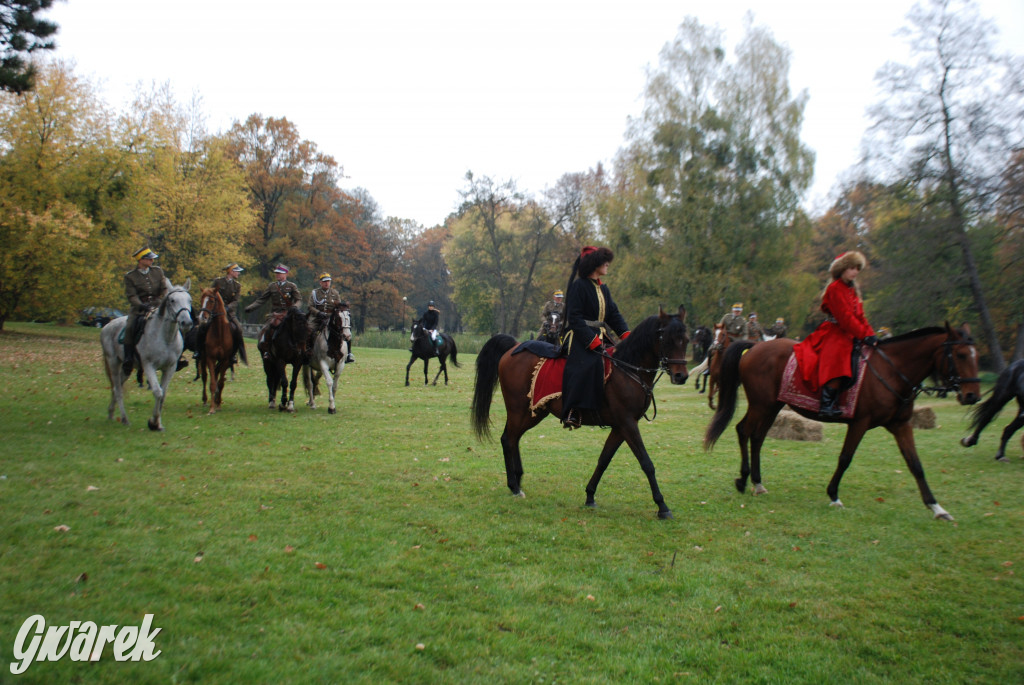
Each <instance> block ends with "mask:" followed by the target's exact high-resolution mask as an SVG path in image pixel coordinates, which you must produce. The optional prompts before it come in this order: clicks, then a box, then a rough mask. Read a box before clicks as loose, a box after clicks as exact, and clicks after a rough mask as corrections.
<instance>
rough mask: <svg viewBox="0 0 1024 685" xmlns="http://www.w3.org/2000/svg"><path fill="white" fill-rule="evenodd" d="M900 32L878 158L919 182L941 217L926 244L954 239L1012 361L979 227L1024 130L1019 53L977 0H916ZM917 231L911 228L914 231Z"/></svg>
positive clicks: (991, 332)
mask: <svg viewBox="0 0 1024 685" xmlns="http://www.w3.org/2000/svg"><path fill="white" fill-rule="evenodd" d="M907 21H908V23H907V26H906V27H904V29H903V30H902V31H901V33H902V35H903V36H905V37H906V38H907V40H908V44H909V48H910V60H909V62H907V63H897V62H889V63H887V64H886V65H885V66H884V67H883V68H882V69H881V70H880V71H879V72H878V74H877V76H876V80H877V82H878V84H879V86H880V88H881V90H882V92H883V99H882V100H881V101H880V102H879V103H878V104H876V105H875V106H874V107H873V108H872V109H871V115H872V117H873V119H874V121H875V125H874V127H873V129H872V131H871V135H870V136H869V138H868V139H867V143H868V146H869V150H870V152H871V155H872V159H873V160H874V161H875V162H877V163H880V165H881V164H885V165H886V167H887V169H886V171H888V174H889V176H890V178H892V177H896V178H899V179H902V180H903V181H904V182H906V183H909V184H912V185H913V186H915V188H916V191H917V194H918V196H919V197H920V198H921V200H922V202H925V203H928V205H929V206H928V207H927V209H926V208H924V207H922V212H925V211H927V213H928V214H929V215H930V216H931V217H932V218H933V220H934V221H935V222H936V231H937V234H936V235H935V236H934V240H933V242H930V243H924V242H922V243H920V248H921V249H922V250H935V249H936V248H939V249H942V248H945V247H954V248H955V249H956V250H957V251H958V253H959V256H960V261H961V265H960V268H959V271H960V273H962V274H963V276H964V278H965V279H966V280H967V282H968V283H969V287H970V290H971V293H972V296H973V300H974V302H973V304H974V308H975V312H976V314H977V316H978V317H979V318H980V322H981V328H982V331H983V334H984V336H985V339H986V341H987V343H988V347H989V350H990V352H991V355H992V357H993V363H994V364H995V365H996V367H997V369H1001V368H1003V366H1005V360H1004V359H1003V355H1002V347H1001V344H1000V340H999V334H998V331H997V327H996V325H995V323H994V321H993V318H992V313H991V311H990V308H989V304H988V301H987V296H986V290H987V289H988V288H987V287H986V285H985V283H984V282H983V281H982V278H981V274H980V269H979V264H978V257H977V255H976V253H975V248H974V246H973V245H972V238H971V232H972V230H974V229H975V228H977V227H978V226H979V225H980V223H981V222H984V221H985V218H986V215H987V214H988V213H989V212H990V211H991V209H992V207H993V203H994V202H995V200H996V198H997V196H998V195H997V191H998V188H999V186H1000V181H1001V178H1000V173H1001V171H1002V170H1003V169H1005V168H1007V160H1008V159H1009V157H1010V154H1011V153H1012V151H1013V150H1015V149H1019V148H1020V147H1021V143H1022V134H1024V82H1022V80H1021V76H1020V74H1021V65H1020V63H1019V60H1016V61H1015V60H1014V59H1012V58H1011V57H1009V56H1006V55H1000V54H998V53H997V52H996V51H995V47H994V36H995V34H996V31H997V29H996V26H995V25H994V24H993V22H991V21H988V20H985V19H982V18H981V17H980V15H979V13H978V8H977V5H976V4H975V3H974V2H972V1H970V0H929V1H928V2H925V3H924V4H917V5H915V6H914V7H913V8H912V9H911V10H910V12H909V14H908V15H907ZM907 237H908V238H910V237H911V236H909V235H908V236H907Z"/></svg>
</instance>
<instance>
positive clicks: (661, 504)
mask: <svg viewBox="0 0 1024 685" xmlns="http://www.w3.org/2000/svg"><path fill="white" fill-rule="evenodd" d="M685 319H686V310H685V309H684V308H683V307H680V308H679V314H678V315H674V316H673V315H668V314H666V313H665V312H664V311H662V312H660V313H659V314H658V315H657V316H651V317H648V318H647V319H645V320H644V321H643V322H642V323H641V324H640V325H639V326H637V327H636V329H634V330H633V332H632V333H631V334H630V336H629V337H628V338H626V339H625V340H623V341H622V342H620V343H619V344H618V345H617V346H616V347H615V353H614V355H612V357H611V359H612V371H611V375H610V376H609V377H608V380H607V381H606V382H605V386H604V397H603V399H602V402H601V410H600V414H599V416H596V417H588V416H586V415H585V416H584V417H583V418H584V423H587V424H588V425H595V424H596V423H600V425H602V426H611V433H609V435H608V438H607V439H606V440H605V443H604V449H602V450H601V456H600V457H599V458H598V460H597V468H596V469H595V470H594V475H593V476H592V477H591V479H590V482H589V483H587V489H586V492H587V501H586V505H587V506H589V507H593V506H596V505H595V502H594V494H595V493H596V492H597V484H598V483H599V482H600V481H601V476H602V474H604V471H605V469H607V468H608V465H609V464H610V463H611V461H612V457H614V456H615V451H616V450H617V449H618V448H619V446H620V445H621V444H622V443H623V442H626V444H628V445H629V447H630V449H631V450H633V455H634V456H635V457H636V458H637V461H639V462H640V468H641V469H643V472H644V474H645V475H646V476H647V481H648V482H649V483H650V486H651V494H652V495H653V496H654V501H655V503H656V504H657V505H658V518H663V519H666V518H672V512H671V510H670V509H669V508H668V507H667V506H666V505H665V498H664V497H663V496H662V494H661V490H660V489H658V482H657V480H656V479H655V477H654V463H653V462H652V461H651V457H650V455H649V454H648V453H647V448H646V447H645V446H644V441H643V440H642V439H641V437H640V429H639V427H638V425H637V424H638V422H639V420H640V418H641V417H642V416H644V414H645V413H646V412H647V409H648V407H650V406H651V403H652V402H653V401H654V394H653V393H654V384H655V383H656V382H657V378H656V376H658V374H659V372H660V371H663V372H666V373H668V375H669V378H670V379H671V381H672V383H674V384H677V385H679V384H682V383H685V382H686V378H687V376H688V373H687V371H686V359H685V356H686V347H687V345H688V344H689V342H690V341H689V338H688V337H687V334H686V322H685ZM516 346H517V342H516V339H515V338H513V337H512V336H510V335H504V334H500V335H496V336H494V337H493V338H491V339H490V340H488V341H487V342H486V343H485V344H484V346H483V349H481V350H480V354H479V355H478V356H477V360H476V388H475V390H474V392H473V405H472V423H473V429H474V430H475V431H476V435H477V438H479V439H484V438H486V437H488V436H489V435H490V411H491V400H492V396H493V394H494V386H495V385H496V384H499V383H500V385H501V394H502V396H503V397H504V399H505V413H506V417H505V430H504V431H502V433H501V450H502V453H503V454H504V456H505V475H506V478H507V481H508V489H509V490H511V491H512V494H513V495H516V496H519V497H524V495H523V491H522V488H521V487H520V486H521V483H522V479H523V462H522V458H521V456H520V454H519V440H520V438H522V436H523V434H524V433H526V431H528V430H530V429H531V428H533V427H534V426H536V425H537V424H538V423H540V422H541V421H542V420H544V417H546V416H547V415H548V414H549V413H551V414H554V415H555V416H561V415H562V400H561V397H558V398H556V399H553V400H552V401H551V402H550V403H548V404H547V405H546V406H544V407H543V408H538V409H537V411H536V414H534V413H533V412H531V411H530V398H529V392H530V387H531V383H532V380H533V373H534V368H535V367H536V365H537V362H538V360H539V359H540V357H538V356H537V355H535V354H533V353H532V352H526V351H524V352H519V353H516V354H513V353H512V350H513V348H515V347H516ZM658 377H660V376H658ZM655 413H657V412H655ZM584 414H586V412H584Z"/></svg>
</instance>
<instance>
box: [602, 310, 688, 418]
mask: <svg viewBox="0 0 1024 685" xmlns="http://www.w3.org/2000/svg"><path fill="white" fill-rule="evenodd" d="M665 328H666V326H659V327H658V345H659V347H661V348H663V345H662V343H663V342H664V340H665ZM684 330H685V329H684ZM687 342H689V341H687ZM683 349H684V350H685V349H686V347H685V345H684V346H683ZM598 354H599V355H601V356H602V357H604V358H605V359H607V360H609V361H610V362H611V363H612V366H614V367H616V368H618V369H619V371H621V372H622V373H623V375H625V376H626V377H627V378H629V379H630V380H632V381H634V382H635V383H636V384H637V385H639V386H640V388H641V389H642V390H643V391H644V394H645V395H647V397H649V398H650V400H651V406H652V407H654V416H652V417H650V418H648V417H647V412H646V411H645V412H644V418H645V419H647V421H648V422H650V421H653V420H654V419H656V418H657V417H658V403H657V402H656V401H655V399H654V386H655V385H657V384H658V381H659V380H661V377H662V376H663V375H665V374H666V373H668V372H669V371H670V369H669V365H670V364H679V365H682V366H686V359H685V358H683V359H676V358H672V357H667V356H665V355H662V356H661V357H659V358H658V366H657V367H655V368H653V369H652V368H648V367H644V366H638V365H636V364H631V363H630V362H627V361H624V360H622V359H616V358H615V355H611V354H608V353H607V352H605V351H604V350H599V351H598ZM644 373H646V374H658V375H657V376H655V377H654V380H653V381H652V382H651V384H650V385H648V384H647V383H646V382H644V379H643V378H641V377H640V374H644Z"/></svg>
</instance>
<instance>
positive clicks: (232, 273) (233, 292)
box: [195, 262, 245, 364]
mask: <svg viewBox="0 0 1024 685" xmlns="http://www.w3.org/2000/svg"><path fill="white" fill-rule="evenodd" d="M243 271H245V269H243V268H242V267H240V266H239V265H238V263H237V262H232V263H230V264H228V265H227V267H225V269H224V275H223V276H220V277H218V278H215V279H213V283H212V284H211V285H212V287H214V288H216V289H217V292H218V293H220V299H222V300H223V301H224V308H225V309H226V310H227V312H228V322H229V323H230V324H231V339H232V340H233V341H234V343H235V350H236V354H237V350H239V349H240V348H241V347H242V324H241V323H239V321H238V296H239V295H241V293H242V284H241V283H239V282H238V276H239V274H241V273H242V272H243ZM205 333H206V331H205V329H204V330H203V334H205ZM203 334H201V337H200V340H199V351H198V352H196V355H195V356H196V359H198V358H199V356H200V355H201V354H202V351H203V349H204V341H205V340H204V339H205V335H203ZM231 363H232V364H237V363H238V358H237V357H232V359H231Z"/></svg>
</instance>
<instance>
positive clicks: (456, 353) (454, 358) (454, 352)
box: [448, 335, 504, 369]
mask: <svg viewBox="0 0 1024 685" xmlns="http://www.w3.org/2000/svg"><path fill="white" fill-rule="evenodd" d="M448 342H450V343H451V344H452V355H451V356H452V364H455V368H457V369H461V368H462V364H460V363H459V348H457V347H456V346H455V338H453V337H452V336H450V335H449V336H448ZM502 354H504V353H502ZM498 358H499V359H500V358H501V357H498Z"/></svg>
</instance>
